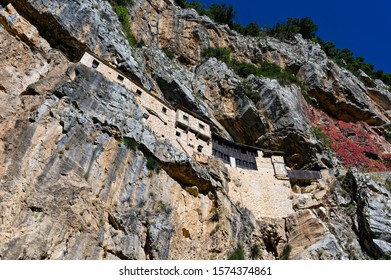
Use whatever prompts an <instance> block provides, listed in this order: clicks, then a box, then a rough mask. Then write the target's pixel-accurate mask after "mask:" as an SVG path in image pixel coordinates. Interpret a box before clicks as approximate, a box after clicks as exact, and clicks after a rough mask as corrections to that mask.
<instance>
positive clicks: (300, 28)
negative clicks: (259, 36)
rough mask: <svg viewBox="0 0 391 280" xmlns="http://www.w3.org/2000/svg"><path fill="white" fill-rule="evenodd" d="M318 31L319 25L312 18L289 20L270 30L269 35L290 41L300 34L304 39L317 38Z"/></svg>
mask: <svg viewBox="0 0 391 280" xmlns="http://www.w3.org/2000/svg"><path fill="white" fill-rule="evenodd" d="M317 30H318V26H317V24H316V23H314V22H313V21H312V20H311V18H310V17H304V18H288V19H287V21H286V22H278V23H277V24H276V25H275V26H274V27H273V28H271V29H270V30H269V34H270V35H271V36H274V37H277V38H281V39H290V38H293V37H294V36H295V35H296V34H298V33H300V34H301V35H302V36H303V38H304V39H311V38H314V37H315V32H316V31H317Z"/></svg>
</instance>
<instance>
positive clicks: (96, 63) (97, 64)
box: [91, 59, 99, 68]
mask: <svg viewBox="0 0 391 280" xmlns="http://www.w3.org/2000/svg"><path fill="white" fill-rule="evenodd" d="M98 66H99V62H98V61H97V60H96V59H94V60H93V61H92V65H91V67H92V68H98Z"/></svg>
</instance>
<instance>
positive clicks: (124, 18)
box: [113, 5, 144, 47]
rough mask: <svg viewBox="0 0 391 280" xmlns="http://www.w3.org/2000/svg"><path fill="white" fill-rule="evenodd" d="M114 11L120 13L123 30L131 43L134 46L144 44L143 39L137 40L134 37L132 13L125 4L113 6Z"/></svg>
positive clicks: (119, 18) (119, 17)
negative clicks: (130, 13) (131, 21)
mask: <svg viewBox="0 0 391 280" xmlns="http://www.w3.org/2000/svg"><path fill="white" fill-rule="evenodd" d="M113 9H114V11H115V12H116V13H117V15H118V20H119V21H120V22H121V25H122V30H123V32H124V33H125V35H126V38H127V40H128V42H129V45H131V46H132V47H141V46H142V45H144V43H143V42H142V41H137V40H136V38H135V37H134V35H133V33H132V30H131V26H130V15H129V12H128V10H127V9H126V8H125V7H124V6H120V5H119V6H118V5H117V6H113Z"/></svg>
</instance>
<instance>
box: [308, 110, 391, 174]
mask: <svg viewBox="0 0 391 280" xmlns="http://www.w3.org/2000/svg"><path fill="white" fill-rule="evenodd" d="M310 119H311V121H312V123H313V125H314V126H317V127H320V128H321V129H322V131H323V133H325V134H328V135H329V136H330V137H331V139H332V140H333V144H332V147H331V148H332V150H333V151H334V152H335V154H336V156H337V158H338V159H339V160H341V162H342V163H343V164H344V165H345V166H346V167H357V168H359V169H361V170H365V171H386V170H389V169H390V168H391V155H390V154H383V151H384V149H382V147H383V146H387V145H389V143H388V142H386V141H385V140H384V139H382V138H381V137H379V135H378V134H377V133H376V132H375V131H374V130H373V129H372V128H371V127H370V126H369V125H367V124H366V123H364V122H357V123H347V122H344V121H340V120H334V119H332V118H331V117H329V116H328V115H326V114H325V113H324V112H321V111H319V110H316V109H311V113H310Z"/></svg>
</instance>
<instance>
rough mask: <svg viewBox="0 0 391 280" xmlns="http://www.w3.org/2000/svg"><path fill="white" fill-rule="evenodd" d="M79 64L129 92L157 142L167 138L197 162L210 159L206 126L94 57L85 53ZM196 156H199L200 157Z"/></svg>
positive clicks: (208, 133)
mask: <svg viewBox="0 0 391 280" xmlns="http://www.w3.org/2000/svg"><path fill="white" fill-rule="evenodd" d="M80 63H82V64H84V65H86V66H88V67H91V68H93V69H95V70H96V71H98V72H99V73H101V74H102V75H103V76H104V77H106V78H107V79H109V80H111V81H113V82H116V83H119V84H121V85H123V86H124V87H125V88H126V89H128V90H129V91H131V92H133V93H134V94H135V96H136V100H137V102H138V103H139V105H140V108H141V110H142V111H143V113H144V119H145V120H144V121H145V123H146V124H147V125H148V126H149V127H150V128H151V130H152V131H153V132H154V133H155V135H156V137H157V138H158V139H160V140H163V139H167V140H169V141H170V142H171V143H172V144H173V145H174V146H176V147H177V148H179V149H181V150H183V151H184V152H186V153H187V154H188V155H189V156H194V157H195V153H197V156H196V157H195V158H196V159H197V160H198V161H205V159H202V158H205V157H208V156H212V144H211V143H210V138H211V130H210V126H209V124H207V123H205V122H203V121H202V120H200V119H198V118H196V117H195V116H193V115H192V114H190V113H187V112H184V111H182V110H180V109H176V110H175V109H174V108H173V107H172V106H170V105H169V104H168V103H166V102H164V101H163V100H161V99H160V98H158V97H157V96H155V95H154V93H153V92H151V93H149V92H147V91H146V90H144V89H143V88H142V87H140V86H138V85H137V84H135V83H134V82H133V81H131V80H129V79H128V78H127V77H125V76H124V75H123V74H122V73H120V72H119V71H117V70H116V69H114V68H113V67H112V66H111V65H109V64H108V63H106V62H104V61H102V60H101V59H99V58H98V57H96V56H94V55H92V54H90V53H85V54H84V55H83V57H82V59H81V60H80ZM200 154H201V155H203V157H202V156H201V157H200Z"/></svg>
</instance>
